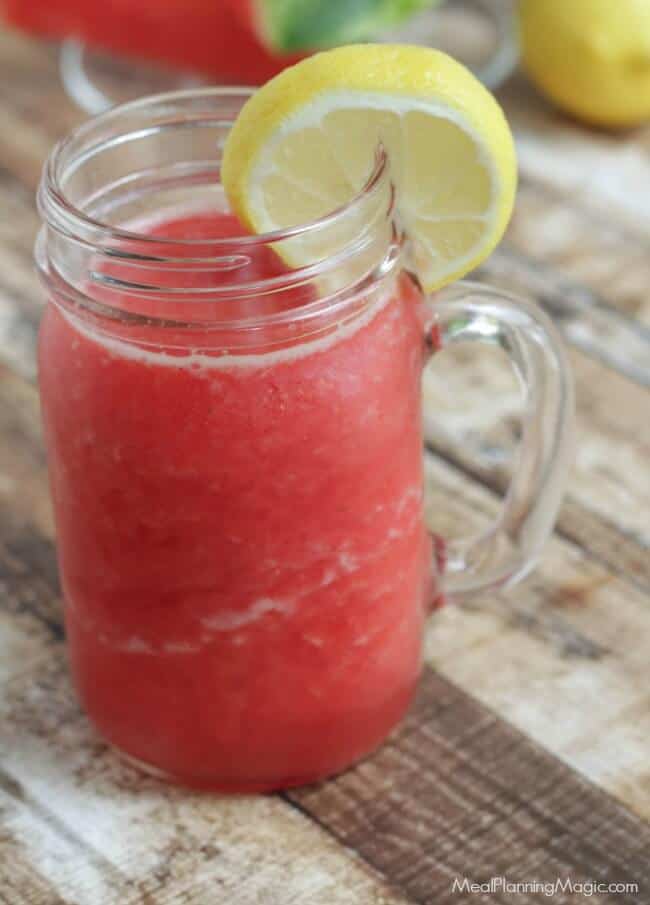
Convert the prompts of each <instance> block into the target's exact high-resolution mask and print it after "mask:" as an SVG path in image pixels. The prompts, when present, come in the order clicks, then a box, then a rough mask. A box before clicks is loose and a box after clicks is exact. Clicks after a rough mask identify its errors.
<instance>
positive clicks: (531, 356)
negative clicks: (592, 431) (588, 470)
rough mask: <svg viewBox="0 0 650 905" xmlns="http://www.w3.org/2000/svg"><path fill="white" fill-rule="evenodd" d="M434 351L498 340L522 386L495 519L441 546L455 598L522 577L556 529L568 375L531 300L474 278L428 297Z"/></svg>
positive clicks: (558, 343)
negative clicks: (516, 438)
mask: <svg viewBox="0 0 650 905" xmlns="http://www.w3.org/2000/svg"><path fill="white" fill-rule="evenodd" d="M425 304H426V310H427V315H426V319H425V329H426V331H427V332H426V335H427V337H428V338H429V340H430V342H429V345H430V347H431V350H432V354H435V353H436V352H438V351H439V350H444V348H445V347H446V346H449V345H451V344H452V343H460V342H481V343H487V344H489V345H497V346H500V347H501V348H502V349H503V350H504V351H505V352H506V354H507V356H508V358H509V360H510V362H511V364H512V366H513V368H514V370H515V372H516V374H517V376H518V377H519V380H520V382H521V384H522V387H523V391H524V400H525V404H524V411H523V414H522V438H521V443H520V446H519V450H518V455H517V461H516V466H515V471H514V475H513V478H512V481H511V483H510V487H509V489H508V492H507V494H506V496H505V500H504V503H503V507H502V510H501V513H500V515H499V517H498V519H497V521H496V523H495V524H494V525H493V526H492V527H491V528H490V529H489V530H488V531H487V532H486V533H485V534H483V535H481V536H480V537H476V538H471V539H467V540H459V541H451V542H449V544H448V545H447V548H446V571H445V576H444V579H443V591H444V593H445V595H446V596H447V597H448V599H451V600H453V599H459V598H462V597H465V596H467V595H469V594H473V593H476V592H479V591H485V590H486V589H489V588H494V587H499V586H504V585H510V584H513V583H514V582H516V581H518V580H520V579H521V578H522V577H523V576H524V575H525V574H526V573H527V572H528V571H529V570H530V569H531V568H532V567H533V566H534V565H535V562H536V560H537V557H538V556H539V554H540V551H541V549H542V547H543V545H544V543H545V541H546V540H547V538H548V536H549V534H550V533H551V531H552V529H553V524H554V522H555V518H556V515H557V511H558V508H559V505H560V501H561V498H562V492H563V489H564V484H565V478H566V473H567V469H568V465H569V460H570V453H571V450H572V442H571V438H572V426H573V411H574V402H573V381H572V377H571V371H570V367H569V364H568V361H567V358H566V354H565V352H564V347H563V344H562V340H561V339H560V336H559V334H558V332H557V331H556V329H555V327H554V326H553V324H552V323H551V321H550V320H549V318H548V317H547V316H546V315H545V314H544V312H543V311H541V310H540V309H539V308H538V307H537V306H536V305H533V304H531V303H530V302H527V301H525V300H524V299H521V298H517V297H516V296H512V295H509V294H508V293H505V292H501V291H499V290H497V289H492V288H490V287H489V286H482V285H479V284H475V283H457V284H455V285H454V286H451V287H449V288H447V289H443V290H442V291H441V292H438V293H436V294H435V295H432V296H430V297H429V298H427V299H425Z"/></svg>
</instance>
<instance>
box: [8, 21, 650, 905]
mask: <svg viewBox="0 0 650 905" xmlns="http://www.w3.org/2000/svg"><path fill="white" fill-rule="evenodd" d="M501 99H502V101H503V103H504V105H505V107H506V110H507V111H508V114H509V116H510V119H511V121H512V124H513V126H514V129H515V132H516V134H517V138H518V144H519V152H520V158H521V172H522V178H521V186H520V190H519V198H518V203H517V210H516V214H515V217H514V221H513V223H512V226H511V228H510V230H509V233H508V236H507V239H506V241H505V242H504V243H503V245H502V246H501V249H500V250H499V251H498V253H496V254H495V255H494V256H493V258H492V259H491V260H490V262H489V263H488V264H486V266H485V267H484V268H483V272H482V274H481V276H482V277H485V278H487V279H489V280H490V281H492V282H495V283H497V284H502V285H505V286H508V287H512V288H515V289H516V290H518V291H524V292H527V293H529V294H530V295H532V296H534V297H535V298H536V299H537V300H538V301H539V302H540V303H541V304H543V305H544V307H545V308H546V309H547V311H549V312H551V313H552V315H553V316H554V318H555V320H556V322H557V324H558V325H559V327H560V328H561V330H562V331H563V333H564V336H565V337H566V339H567V341H568V344H569V351H570V357H571V361H572V364H573V368H574V371H575V379H576V384H577V400H578V437H577V451H576V458H575V465H574V467H573V471H572V474H571V480H570V484H569V490H568V494H567V497H566V502H565V504H564V506H563V509H562V513H561V516H560V519H559V523H558V526H557V530H556V533H555V535H554V537H553V539H552V541H551V543H550V544H549V546H548V548H547V550H546V553H545V555H544V558H543V561H542V563H541V565H540V567H539V569H538V570H537V572H536V573H535V574H534V575H533V576H532V577H531V578H530V579H529V580H527V581H526V582H525V583H524V584H523V585H522V586H520V587H519V588H517V589H516V590H515V591H513V592H510V593H508V594H507V595H503V596H502V597H494V596H491V597H489V598H485V599H479V600H476V601H474V602H473V603H472V604H471V605H467V606H465V607H462V608H461V607H459V608H451V607H448V608H447V609H445V610H443V611H442V612H440V613H439V614H438V615H437V616H436V617H435V619H434V620H433V622H432V625H431V628H430V631H429V634H428V638H427V645H426V651H427V667H426V669H425V674H424V677H423V680H422V689H421V694H420V697H419V701H418V703H417V706H416V707H415V708H414V710H413V712H412V713H411V715H410V716H409V718H408V719H407V720H406V722H405V723H404V725H403V726H402V727H401V729H400V731H399V732H398V733H397V734H396V735H395V736H394V737H393V738H392V739H391V740H390V742H389V743H388V744H387V745H386V746H385V747H384V748H383V749H382V750H381V751H380V753H379V754H377V755H376V756H375V757H373V758H372V759H370V760H368V761H367V762H365V763H364V764H362V765H361V766H359V767H358V768H356V769H355V770H352V771H350V772H349V773H347V774H345V775H344V776H341V777H340V778H338V779H336V780H334V781H331V782H328V783H325V784H323V785H321V786H318V787H315V788H308V789H303V790H300V791H295V792H291V793H289V794H286V795H276V796H272V797H257V798H233V799H220V798H217V797H208V796H198V795H192V794H188V793H186V792H183V791H179V790H175V789H169V788H165V787H163V786H161V785H160V784H159V783H157V782H155V781H154V780H150V779H144V778H142V777H141V776H139V775H137V774H136V773H135V772H133V771H132V770H131V769H129V768H127V767H125V766H123V765H122V764H121V763H120V762H118V760H117V759H116V757H115V756H114V755H113V754H111V753H110V752H109V751H108V750H107V749H106V747H105V746H104V745H103V744H102V742H101V741H100V740H99V739H98V738H97V737H96V736H95V735H94V734H93V732H92V731H91V729H90V728H89V726H88V724H87V722H86V720H85V719H84V717H83V715H82V713H81V712H80V710H79V707H78V705H77V703H76V701H75V698H74V695H73V693H72V691H71V688H70V684H69V679H68V674H67V671H66V667H65V657H64V643H63V632H62V627H61V606H60V604H61V601H60V597H59V588H58V584H57V574H56V565H55V558H54V547H53V528H52V521H51V514H50V508H49V504H48V498H47V490H46V471H45V458H44V454H43V447H42V442H41V434H40V427H39V417H38V401H37V392H36V386H35V376H36V365H35V357H34V348H35V338H36V329H37V323H38V319H39V315H40V311H41V305H42V295H41V290H40V287H39V285H38V282H37V279H36V276H35V274H34V271H33V269H32V263H31V254H32V252H31V249H32V243H33V240H34V234H35V232H36V229H37V226H38V217H37V214H36V212H35V207H34V189H35V187H36V184H37V181H38V178H39V172H40V168H41V165H42V163H43V159H44V158H45V156H46V154H47V152H48V150H49V148H50V147H51V145H52V143H53V141H54V140H55V139H56V138H58V137H59V136H61V135H62V134H63V133H65V132H66V131H67V130H68V129H69V128H70V127H71V126H73V125H74V124H75V123H76V122H77V121H78V120H79V119H80V114H79V113H78V111H77V110H76V109H75V108H74V107H73V105H72V104H71V103H69V102H68V101H67V100H66V98H65V97H64V95H63V93H62V91H61V89H60V86H59V81H58V75H57V68H56V52H55V49H54V48H52V47H48V46H45V45H43V44H39V43H36V42H31V41H29V40H27V39H24V38H19V37H18V36H17V35H13V34H11V33H8V32H4V33H2V34H0V212H1V213H0V361H1V370H0V580H1V582H2V594H1V599H0V713H1V715H0V902H2V903H3V905H64V903H65V905H136V903H138V905H177V903H178V905H186V903H187V905H189V903H198V905H221V903H233V905H253V903H255V905H258V903H259V905H294V903H295V905H298V903H299V905H367V903H368V905H369V903H385V905H398V903H402V905H406V903H427V905H444V903H464V902H468V903H469V902H490V903H509V905H520V903H521V905H523V903H532V902H541V901H547V900H548V901H554V902H558V903H569V902H570V903H574V902H576V903H577V902H583V901H591V902H593V903H605V902H607V903H610V902H611V903H614V902H616V903H630V905H632V903H635V905H639V903H650V826H649V825H648V823H647V822H646V821H647V818H648V817H649V816H650V741H649V739H650V664H649V658H650V600H649V597H648V588H649V586H650V557H649V555H648V544H649V542H650V517H649V513H650V477H649V471H648V460H649V456H650V394H649V392H648V385H650V203H649V200H648V199H649V198H650V129H646V130H639V131H635V132H629V133H626V134H623V135H619V136H611V135H607V134H604V133H598V132H590V131H587V130H586V129H583V128H580V127H579V126H577V125H575V124H573V123H571V122H569V121H567V120H565V119H563V118H562V117H561V116H559V115H558V114H557V113H555V112H553V111H552V110H551V109H550V108H548V107H547V106H546V105H545V104H544V103H543V102H542V101H541V100H540V99H539V98H538V97H537V96H536V95H535V93H534V92H533V91H532V89H531V88H530V87H528V86H527V84H526V83H525V82H524V80H523V79H521V78H515V79H512V80H511V82H510V83H509V84H508V85H507V87H506V88H505V89H504V90H503V91H502V92H501ZM446 354H447V355H448V356H449V355H451V354H452V353H451V352H449V353H446ZM454 354H455V355H456V358H457V362H456V363H457V365H458V367H456V368H455V369H452V368H451V364H452V363H451V362H450V361H449V359H448V360H447V361H446V362H445V361H444V357H443V358H441V359H440V361H439V363H438V364H437V365H436V366H434V368H433V371H432V373H431V374H430V375H428V378H427V381H426V387H425V389H426V395H427V398H428V399H429V401H433V402H435V403H436V404H437V405H438V406H439V407H440V408H441V409H442V410H443V411H444V410H446V411H445V417H444V418H440V419H437V427H436V428H435V429H434V428H433V427H432V426H431V425H427V441H428V450H427V458H426V467H427V474H428V475H429V476H430V477H431V478H432V479H434V480H432V482H431V484H432V495H431V515H432V520H433V521H434V523H435V527H437V528H439V529H441V530H443V531H445V532H447V533H454V532H463V533H466V532H467V531H468V530H472V529H481V528H483V527H484V526H485V525H486V524H487V523H488V521H489V520H490V519H491V518H492V517H493V515H494V512H495V511H496V509H497V507H498V502H499V492H500V489H501V488H502V487H503V484H504V481H505V478H506V476H507V472H508V466H509V460H510V456H511V451H512V445H513V442H514V439H515V437H516V430H517V428H516V418H515V416H516V412H517V407H518V404H519V400H518V394H517V392H516V388H515V387H514V384H513V381H512V378H511V377H510V376H509V374H508V372H507V370H505V369H504V367H503V365H502V363H501V362H500V361H499V360H498V359H496V358H493V357H491V356H490V355H489V354H488V353H486V354H485V355H483V354H481V355H479V354H477V353H476V352H475V351H472V352H471V358H470V357H469V353H467V351H463V350H460V351H458V352H457V353H454ZM441 368H444V377H443V376H441V375H442V371H441ZM443 381H444V383H443ZM443 389H444V392H443ZM441 423H442V424H444V426H445V433H444V434H443V433H441V432H440V430H441V429H440V424H441ZM434 488H435V489H434ZM441 513H442V515H441ZM499 876H505V877H507V878H508V880H509V881H511V882H528V883H533V882H535V881H537V882H554V881H555V879H556V878H558V877H559V878H561V879H565V880H566V879H571V880H572V881H573V882H574V883H580V882H584V881H590V880H591V881H597V882H600V883H603V884H607V883H610V882H614V881H620V882H624V883H637V884H638V892H630V891H628V892H626V893H620V894H613V893H608V892H600V893H598V894H594V895H593V896H591V897H590V898H586V897H585V895H584V894H583V893H581V892H579V891H577V890H576V889H575V888H574V890H573V891H566V892H557V893H556V895H555V896H554V897H553V898H552V899H547V898H546V897H545V896H544V895H543V894H542V892H541V891H539V890H538V891H537V892H531V891H525V890H520V891H519V892H512V891H510V892H507V891H503V890H501V889H497V890H495V891H494V892H486V893H483V894H482V895H479V894H476V893H474V894H472V893H470V892H467V891H466V892H458V891H456V892H454V891H453V882H454V879H458V880H459V881H462V880H463V878H465V877H466V878H467V879H468V880H469V881H470V882H481V883H483V882H487V881H488V880H489V878H491V877H499Z"/></svg>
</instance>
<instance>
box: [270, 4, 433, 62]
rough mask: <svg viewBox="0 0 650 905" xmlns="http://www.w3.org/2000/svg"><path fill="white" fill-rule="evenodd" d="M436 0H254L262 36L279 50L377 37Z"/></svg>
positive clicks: (322, 46)
mask: <svg viewBox="0 0 650 905" xmlns="http://www.w3.org/2000/svg"><path fill="white" fill-rule="evenodd" d="M435 2H436V0H256V5H257V9H256V12H257V18H258V22H259V24H260V26H261V29H262V32H263V38H264V40H265V42H266V43H267V44H268V45H269V47H270V48H271V49H272V50H274V51H276V52H280V53H299V52H301V51H310V50H321V49H323V48H326V47H334V46H336V45H338V44H348V43H351V42H354V41H364V40H368V39H371V38H373V37H377V36H378V35H379V34H380V33H381V31H382V30H384V29H386V30H387V29H389V28H393V27H395V26H396V25H399V23H400V22H403V21H404V20H405V19H408V18H409V16H412V15H413V14H414V13H416V12H418V11H420V10H422V9H426V8H427V7H429V6H433V5H435Z"/></svg>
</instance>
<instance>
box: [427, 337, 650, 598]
mask: <svg viewBox="0 0 650 905" xmlns="http://www.w3.org/2000/svg"><path fill="white" fill-rule="evenodd" d="M569 357H570V363H571V365H572V369H573V374H574V378H575V384H576V429H575V444H574V445H575V453H574V461H573V465H572V469H571V473H570V476H569V481H568V487H567V494H566V499H565V502H564V505H563V506H562V509H561V512H560V517H559V521H558V530H559V531H560V533H561V534H562V535H563V536H565V537H567V538H568V539H570V540H572V541H573V542H575V543H577V544H579V545H580V546H582V547H583V548H584V549H585V550H588V551H590V553H591V554H592V555H593V556H595V557H597V558H598V559H600V560H601V561H603V562H605V563H606V564H607V565H608V566H609V567H610V568H611V569H612V570H614V571H616V572H618V573H619V574H622V575H625V576H627V577H628V579H632V580H634V581H636V582H637V583H638V584H639V585H640V586H641V587H645V588H650V519H649V518H648V512H650V475H649V473H648V459H649V457H650V390H648V389H646V388H645V387H641V386H639V385H638V384H636V383H635V382H633V381H631V380H629V379H627V378H625V377H623V376H621V375H620V374H617V373H615V372H612V371H609V372H605V371H604V370H603V368H602V367H601V366H600V364H599V363H598V362H596V361H594V360H593V359H591V358H589V357H588V356H586V355H584V354H582V353H581V352H579V351H578V350H574V349H572V350H570V353H569ZM423 386H424V400H425V403H424V406H425V407H424V411H425V436H426V440H427V444H428V446H429V448H430V449H431V450H432V451H434V452H436V453H438V454H439V455H442V456H444V457H445V458H447V459H448V460H449V461H450V462H452V463H454V464H455V465H457V466H459V467H461V468H463V469H464V470H465V471H466V472H467V473H468V474H471V475H473V476H474V477H477V478H479V479H480V480H481V481H482V482H483V483H486V484H487V485H488V486H490V487H492V488H493V489H497V490H499V491H503V489H504V488H505V487H506V486H507V483H508V481H509V477H510V474H511V471H512V467H513V461H514V455H515V450H516V446H517V443H518V440H519V430H520V423H519V417H520V414H521V406H522V402H521V391H520V388H519V386H518V384H517V382H516V380H515V379H514V377H513V375H512V374H511V372H510V370H509V368H508V366H507V364H506V362H505V358H504V357H503V355H502V353H500V352H499V351H498V350H495V349H477V348H476V346H474V345H473V346H465V347H454V348H452V349H448V350H445V352H444V354H441V355H440V356H438V357H437V358H434V360H433V361H432V363H431V364H430V366H429V368H428V370H427V373H426V374H425V379H424V384H423Z"/></svg>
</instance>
